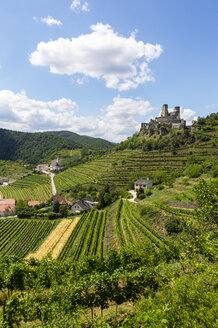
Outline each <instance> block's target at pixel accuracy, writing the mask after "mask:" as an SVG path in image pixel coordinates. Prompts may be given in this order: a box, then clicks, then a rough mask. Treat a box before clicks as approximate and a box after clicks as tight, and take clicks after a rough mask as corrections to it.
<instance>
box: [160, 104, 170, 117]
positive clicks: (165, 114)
mask: <svg viewBox="0 0 218 328" xmlns="http://www.w3.org/2000/svg"><path fill="white" fill-rule="evenodd" d="M168 115H169V113H168V105H167V104H164V105H163V106H162V111H161V117H166V116H168Z"/></svg>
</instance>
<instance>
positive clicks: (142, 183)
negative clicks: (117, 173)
mask: <svg viewBox="0 0 218 328" xmlns="http://www.w3.org/2000/svg"><path fill="white" fill-rule="evenodd" d="M140 187H141V188H146V189H149V188H151V187H152V181H151V180H150V179H149V178H147V179H146V180H144V179H139V180H137V181H136V182H135V183H134V189H135V190H137V189H139V188H140Z"/></svg>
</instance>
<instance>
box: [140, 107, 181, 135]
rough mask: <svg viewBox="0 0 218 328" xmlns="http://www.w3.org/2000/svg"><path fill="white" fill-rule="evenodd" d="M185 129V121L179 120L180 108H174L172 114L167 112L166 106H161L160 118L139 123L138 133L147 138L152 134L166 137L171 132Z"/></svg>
mask: <svg viewBox="0 0 218 328" xmlns="http://www.w3.org/2000/svg"><path fill="white" fill-rule="evenodd" d="M185 128H186V121H185V120H183V119H181V118H180V107H179V106H176V107H174V110H173V111H172V112H169V111H168V105H167V104H164V105H163V106H162V111H161V116H160V117H156V118H155V119H154V120H152V119H151V120H150V122H149V123H141V130H140V132H141V133H142V134H143V135H144V134H147V135H148V136H149V137H150V136H152V135H153V134H155V133H156V134H159V135H167V134H168V133H169V132H170V131H171V130H174V129H179V130H184V129H185Z"/></svg>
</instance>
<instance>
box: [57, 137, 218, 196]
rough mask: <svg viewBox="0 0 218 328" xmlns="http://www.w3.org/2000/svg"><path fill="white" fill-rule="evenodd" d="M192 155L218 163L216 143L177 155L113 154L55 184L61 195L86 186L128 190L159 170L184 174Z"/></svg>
mask: <svg viewBox="0 0 218 328" xmlns="http://www.w3.org/2000/svg"><path fill="white" fill-rule="evenodd" d="M191 155H192V156H194V158H195V161H196V162H198V163H201V162H202V161H204V160H206V159H211V160H214V159H217V155H218V150H217V148H216V147H214V145H213V143H209V144H206V145H205V144H199V145H195V146H193V147H191V146H190V147H183V148H180V149H178V150H177V153H176V154H172V152H170V151H160V150H158V151H147V152H144V151H142V150H120V151H117V152H115V151H113V152H110V153H108V154H106V155H104V156H102V157H101V158H99V159H97V160H94V161H91V162H87V163H85V164H82V165H79V166H76V167H74V168H73V169H68V170H66V171H65V172H61V173H59V174H58V175H56V176H55V184H56V188H57V190H58V192H61V191H62V190H66V189H69V188H70V187H72V186H75V185H77V184H87V183H96V184H99V185H105V184H111V183H115V184H116V186H118V187H127V186H128V185H129V183H130V182H132V181H133V180H135V179H136V178H139V177H143V176H144V177H146V176H149V175H151V174H152V173H154V172H155V171H156V170H164V171H168V172H172V171H173V170H180V169H181V170H182V169H184V168H185V165H186V162H187V160H188V159H189V158H190V156H191Z"/></svg>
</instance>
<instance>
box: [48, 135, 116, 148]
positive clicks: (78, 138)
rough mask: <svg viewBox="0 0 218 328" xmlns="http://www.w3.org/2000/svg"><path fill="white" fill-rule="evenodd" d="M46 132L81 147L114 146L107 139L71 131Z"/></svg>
mask: <svg viewBox="0 0 218 328" xmlns="http://www.w3.org/2000/svg"><path fill="white" fill-rule="evenodd" d="M46 133H48V134H54V135H56V136H59V137H62V138H66V139H68V140H72V141H74V142H76V143H77V144H79V145H81V146H83V147H87V148H91V149H108V148H111V147H114V146H115V143H112V142H110V141H108V140H105V139H102V138H94V137H89V136H85V135H79V134H77V133H75V132H71V131H48V132H46Z"/></svg>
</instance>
